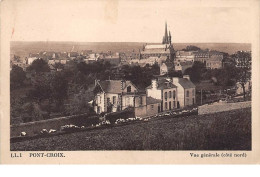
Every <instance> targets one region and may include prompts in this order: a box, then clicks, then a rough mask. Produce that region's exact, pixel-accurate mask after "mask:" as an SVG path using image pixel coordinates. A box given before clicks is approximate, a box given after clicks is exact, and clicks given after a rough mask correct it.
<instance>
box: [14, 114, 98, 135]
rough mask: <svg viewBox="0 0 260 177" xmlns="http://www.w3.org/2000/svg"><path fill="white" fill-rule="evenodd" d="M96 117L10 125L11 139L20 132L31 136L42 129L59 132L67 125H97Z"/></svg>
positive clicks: (55, 119) (78, 117)
mask: <svg viewBox="0 0 260 177" xmlns="http://www.w3.org/2000/svg"><path fill="white" fill-rule="evenodd" d="M98 122H99V120H98V117H88V115H84V114H83V115H80V116H68V117H60V118H54V119H49V120H42V121H37V122H28V123H22V124H20V125H11V127H10V131H11V132H10V134H11V137H15V136H19V135H20V133H21V132H23V131H24V132H26V133H27V135H29V136H31V135H34V134H37V133H39V132H40V131H41V130H42V129H47V130H50V129H55V130H60V127H61V126H63V125H67V124H74V125H78V126H82V125H84V126H90V125H91V124H95V123H98Z"/></svg>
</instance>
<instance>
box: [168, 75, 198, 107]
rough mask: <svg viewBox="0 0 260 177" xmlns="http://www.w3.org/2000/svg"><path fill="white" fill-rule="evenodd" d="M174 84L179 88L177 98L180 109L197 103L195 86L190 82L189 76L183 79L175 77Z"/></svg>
mask: <svg viewBox="0 0 260 177" xmlns="http://www.w3.org/2000/svg"><path fill="white" fill-rule="evenodd" d="M172 83H173V84H174V85H176V86H177V98H178V103H179V106H180V107H185V106H190V105H194V104H195V103H196V90H195V85H194V84H193V83H192V82H191V81H190V77H189V75H184V76H183V78H178V77H173V78H172Z"/></svg>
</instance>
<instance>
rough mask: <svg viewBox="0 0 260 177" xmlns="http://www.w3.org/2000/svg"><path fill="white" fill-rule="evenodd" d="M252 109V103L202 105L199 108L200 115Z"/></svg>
mask: <svg viewBox="0 0 260 177" xmlns="http://www.w3.org/2000/svg"><path fill="white" fill-rule="evenodd" d="M248 107H251V101H246V102H237V103H226V102H218V103H213V104H207V105H202V106H199V107H198V114H199V115H202V114H212V113H216V112H224V111H230V110H234V109H241V108H248Z"/></svg>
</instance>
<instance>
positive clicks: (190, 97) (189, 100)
mask: <svg viewBox="0 0 260 177" xmlns="http://www.w3.org/2000/svg"><path fill="white" fill-rule="evenodd" d="M187 90H188V91H189V92H190V93H189V97H187V94H186V92H187ZM192 90H194V95H192ZM195 95H196V90H195V88H190V89H185V106H188V105H193V102H192V99H193V98H194V104H195V103H196V100H195Z"/></svg>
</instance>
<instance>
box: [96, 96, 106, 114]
mask: <svg viewBox="0 0 260 177" xmlns="http://www.w3.org/2000/svg"><path fill="white" fill-rule="evenodd" d="M104 97H105V94H104V93H98V94H97V95H96V96H95V102H96V104H97V105H96V106H95V107H94V110H95V112H96V113H98V112H97V107H98V106H100V112H99V113H101V112H105V102H104V101H105V98H104Z"/></svg>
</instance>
